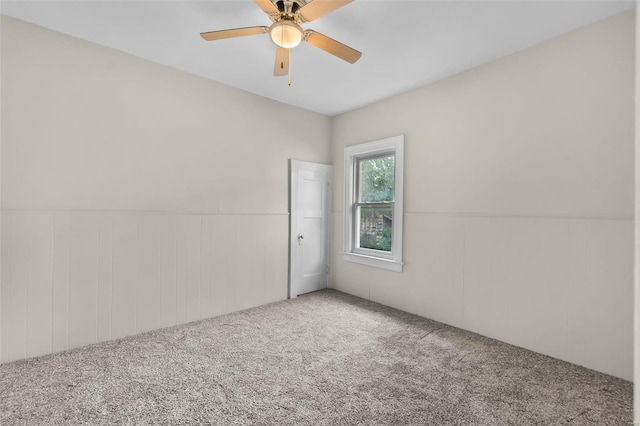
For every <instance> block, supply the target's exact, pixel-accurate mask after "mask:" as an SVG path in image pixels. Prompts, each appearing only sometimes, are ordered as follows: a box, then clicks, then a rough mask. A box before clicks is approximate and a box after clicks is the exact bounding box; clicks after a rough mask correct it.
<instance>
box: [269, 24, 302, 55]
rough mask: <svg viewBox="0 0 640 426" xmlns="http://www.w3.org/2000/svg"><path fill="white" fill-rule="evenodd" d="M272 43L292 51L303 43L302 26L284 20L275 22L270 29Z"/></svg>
mask: <svg viewBox="0 0 640 426" xmlns="http://www.w3.org/2000/svg"><path fill="white" fill-rule="evenodd" d="M269 35H270V36H271V41H273V42H274V43H275V44H276V45H277V46H280V47H282V48H284V49H291V48H293V47H296V46H297V45H299V44H300V43H301V42H302V36H303V31H302V28H301V27H300V25H298V24H296V23H295V22H293V21H289V20H284V19H283V20H282V21H278V22H274V24H273V25H272V26H271V28H270V29H269Z"/></svg>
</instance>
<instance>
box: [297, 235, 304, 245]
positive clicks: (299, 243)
mask: <svg viewBox="0 0 640 426" xmlns="http://www.w3.org/2000/svg"><path fill="white" fill-rule="evenodd" d="M302 240H304V235H302V234H298V245H302Z"/></svg>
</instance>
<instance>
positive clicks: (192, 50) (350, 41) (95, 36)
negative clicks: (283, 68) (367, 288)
mask: <svg viewBox="0 0 640 426" xmlns="http://www.w3.org/2000/svg"><path fill="white" fill-rule="evenodd" d="M633 7H635V0H586V1H582V0H500V1H488V0H468V1H461V0H438V1H435V0H424V1H419V0H412V1H404V0H356V1H355V2H353V3H351V4H348V5H346V6H344V7H342V8H341V9H338V10H336V11H334V12H333V13H331V14H329V15H326V16H324V17H322V18H319V19H317V20H316V21H313V22H311V23H308V24H304V25H303V27H304V28H306V29H314V30H316V31H318V32H321V33H323V34H325V35H328V36H329V37H332V38H334V39H337V40H339V41H341V42H343V43H345V44H347V45H349V46H351V47H353V48H355V49H357V50H360V51H362V52H363V55H362V58H361V59H360V61H358V62H357V63H355V64H354V65H351V64H349V63H347V62H344V61H342V60H340V59H338V58H336V57H333V56H331V55H329V54H327V53H326V52H324V51H322V50H319V49H317V48H315V47H313V46H311V45H309V44H306V43H303V44H302V45H300V46H298V47H296V48H295V49H294V50H293V52H292V62H291V79H292V85H291V86H288V85H287V78H286V77H273V75H272V74H273V64H274V59H275V50H276V47H275V45H274V44H273V43H272V42H271V40H270V38H269V36H268V35H259V36H250V37H242V38H238V39H227V40H219V41H213V42H207V41H204V40H202V39H201V38H200V36H199V33H200V32H203V31H214V30H220V29H227V28H234V27H246V26H254V25H267V26H268V25H270V23H271V21H270V20H269V18H268V17H267V16H266V15H265V14H264V12H262V10H260V9H259V8H258V7H257V6H256V5H255V4H254V2H253V1H251V0H230V1H219V0H218V1H191V0H178V1H165V0H162V1H154V0H137V1H113V0H107V1H89V0H79V1H78V0H63V1H57V0H47V1H33V0H2V2H1V3H0V12H1V13H2V14H4V15H8V16H12V17H14V18H18V19H22V20H24V21H28V22H31V23H34V24H37V25H41V26H43V27H47V28H50V29H53V30H56V31H60V32H62V33H66V34H69V35H72V36H75V37H79V38H82V39H85V40H89V41H92V42H95V43H98V44H101V45H105V46H109V47H112V48H115V49H118V50H121V51H124V52H128V53H130V54H132V55H135V56H138V57H140V58H144V59H148V60H150V61H153V62H157V63H160V64H164V65H168V66H170V67H173V68H177V69H180V70H184V71H187V72H190V73H193V74H196V75H199V76H202V77H206V78H210V79H212V80H216V81H219V82H222V83H225V84H228V85H230V86H234V87H238V88H240V89H244V90H247V91H249V92H253V93H256V94H258V95H262V96H265V97H267V98H271V99H275V100H277V101H281V102H284V103H287V104H291V105H295V106H298V107H302V108H305V109H309V110H312V111H316V112H319V113H322V114H326V115H330V116H334V115H338V114H340V113H343V112H346V111H350V110H353V109H356V108H358V107H361V106H364V105H367V104H370V103H373V102H376V101H378V100H381V99H384V98H387V97H389V96H393V95H395V94H398V93H401V92H405V91H407V90H410V89H413V88H415V87H419V86H422V85H425V84H427V83H431V82H433V81H436V80H439V79H442V78H445V77H447V76H450V75H452V74H456V73H459V72H461V71H464V70H467V69H470V68H473V67H476V66H478V65H481V64H483V63H487V62H490V61H492V60H495V59H497V58H500V57H502V56H505V55H508V54H510V53H513V52H516V51H518V50H522V49H524V48H527V47H529V46H532V45H535V44H537V43H540V42H542V41H544V40H547V39H550V38H553V37H555V36H558V35H560V34H562V33H566V32H568V31H571V30H573V29H575V28H578V27H581V26H584V25H587V24H589V23H592V22H595V21H597V20H600V19H604V18H606V17H608V16H612V15H615V14H617V13H620V12H622V11H624V10H628V9H631V8H633Z"/></svg>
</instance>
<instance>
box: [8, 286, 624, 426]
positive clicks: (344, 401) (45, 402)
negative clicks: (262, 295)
mask: <svg viewBox="0 0 640 426" xmlns="http://www.w3.org/2000/svg"><path fill="white" fill-rule="evenodd" d="M631 419H632V384H631V383H629V382H625V381H623V380H619V379H616V378H613V377H610V376H607V375H604V374H600V373H596V372H594V371H591V370H588V369H585V368H581V367H577V366H575V365H572V364H568V363H564V362H561V361H558V360H555V359H552V358H549V357H545V356H542V355H539V354H535V353H533V352H530V351H527V350H524V349H519V348H516V347H513V346H510V345H507V344H503V343H499V342H496V341H494V340H491V339H488V338H484V337H481V336H478V335H476V334H473V333H469V332H465V331H462V330H459V329H456V328H453V327H449V326H445V325H443V324H440V323H437V322H433V321H430V320H427V319H423V318H420V317H417V316H414V315H409V314H405V313H402V312H399V311H396V310H394V309H391V308H387V307H384V306H381V305H377V304H374V303H370V302H367V301H365V300H362V299H359V298H356V297H352V296H348V295H345V294H341V293H339V292H336V291H331V290H328V291H322V292H318V293H313V294H309V295H306V296H302V297H299V298H298V299H296V300H293V301H285V302H279V303H275V304H272V305H268V306H263V307H259V308H255V309H251V310H248V311H244V312H239V313H235V314H231V315H225V316H221V317H217V318H213V319H210V320H204V321H200V322H196V323H191V324H187V325H183V326H178V327H173V328H170V329H165V330H160V331H155V332H151V333H146V334H143V335H139V336H134V337H130V338H125V339H121V340H118V341H115V342H108V343H103V344H98V345H92V346H88V347H84V348H80V349H75V350H71V351H67V352H63V353H59V354H55V355H49V356H44V357H40V358H36V359H31V360H26V361H19V362H14V363H11V364H6V365H3V366H1V367H0V424H2V425H3V426H5V425H62V424H69V425H79V424H86V425H116V424H117V425H141V424H143V425H147V424H149V425H150V424H160V425H201V424H216V425H362V424H365V425H434V426H440V425H465V426H469V425H518V426H523V425H567V424H569V425H571V426H574V425H598V426H603V425H617V426H618V425H625V424H626V423H627V422H630V421H631Z"/></svg>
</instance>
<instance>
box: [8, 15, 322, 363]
mask: <svg viewBox="0 0 640 426" xmlns="http://www.w3.org/2000/svg"><path fill="white" fill-rule="evenodd" d="M1 65H2V70H1V71H2V89H3V90H2V107H3V110H2V136H3V139H2V165H1V166H2V169H1V171H2V179H1V182H2V188H1V195H2V200H1V201H2V208H3V210H2V231H3V234H2V246H3V252H2V256H3V257H2V264H3V269H2V288H1V291H2V299H1V300H2V301H1V303H2V306H1V316H2V323H1V324H2V330H1V331H2V332H1V337H2V338H1V339H0V340H1V346H0V355H1V357H0V359H1V360H2V361H11V360H15V359H19V358H23V357H25V356H33V355H39V354H44V353H49V352H51V351H58V350H62V349H66V348H70V347H75V346H79V345H83V344H87V343H93V342H96V341H102V340H108V339H112V338H117V337H121V336H124V335H128V334H133V333H136V332H140V331H145V330H150V329H154V328H158V327H162V326H168V325H172V324H177V323H182V322H186V321H190V320H194V319H199V318H203V317H208V316H212V315H216V314H220V313H224V312H229V311H233V310H238V309H243V308H248V307H251V306H255V305H259V304H263V303H266V302H270V301H275V300H280V299H284V298H286V295H287V256H288V253H287V238H288V213H287V212H288V180H287V179H288V159H289V158H295V159H300V160H308V161H315V162H324V163H327V162H329V161H330V146H329V145H330V144H329V137H330V119H329V118H328V117H325V116H322V115H320V114H316V113H312V112H309V111H305V110H301V109H298V108H295V107H291V106H287V105H284V104H281V103H278V102H274V101H271V100H268V99H266V98H262V97H259V96H256V95H252V94H249V93H247V92H243V91H240V90H237V89H234V88H231V87H228V86H225V85H222V84H218V83H215V82H212V81H209V80H205V79H202V78H199V77H195V76H193V75H189V74H186V73H183V72H180V71H176V70H173V69H170V68H168V67H164V66H160V65H157V64H154V63H151V62H148V61H144V60H141V59H138V58H135V57H133V56H130V55H127V54H124V53H121V52H118V51H115V50H112V49H108V48H105V47H101V46H98V45H95V44H92V43H89V42H85V41H81V40H78V39H74V38H71V37H68V36H65V35H62V34H59V33H55V32H52V31H49V30H46V29H43V28H40V27H37V26H33V25H30V24H27V23H24V22H20V21H17V20H15V19H11V18H7V17H2V64H1ZM212 66H215V64H212Z"/></svg>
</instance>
